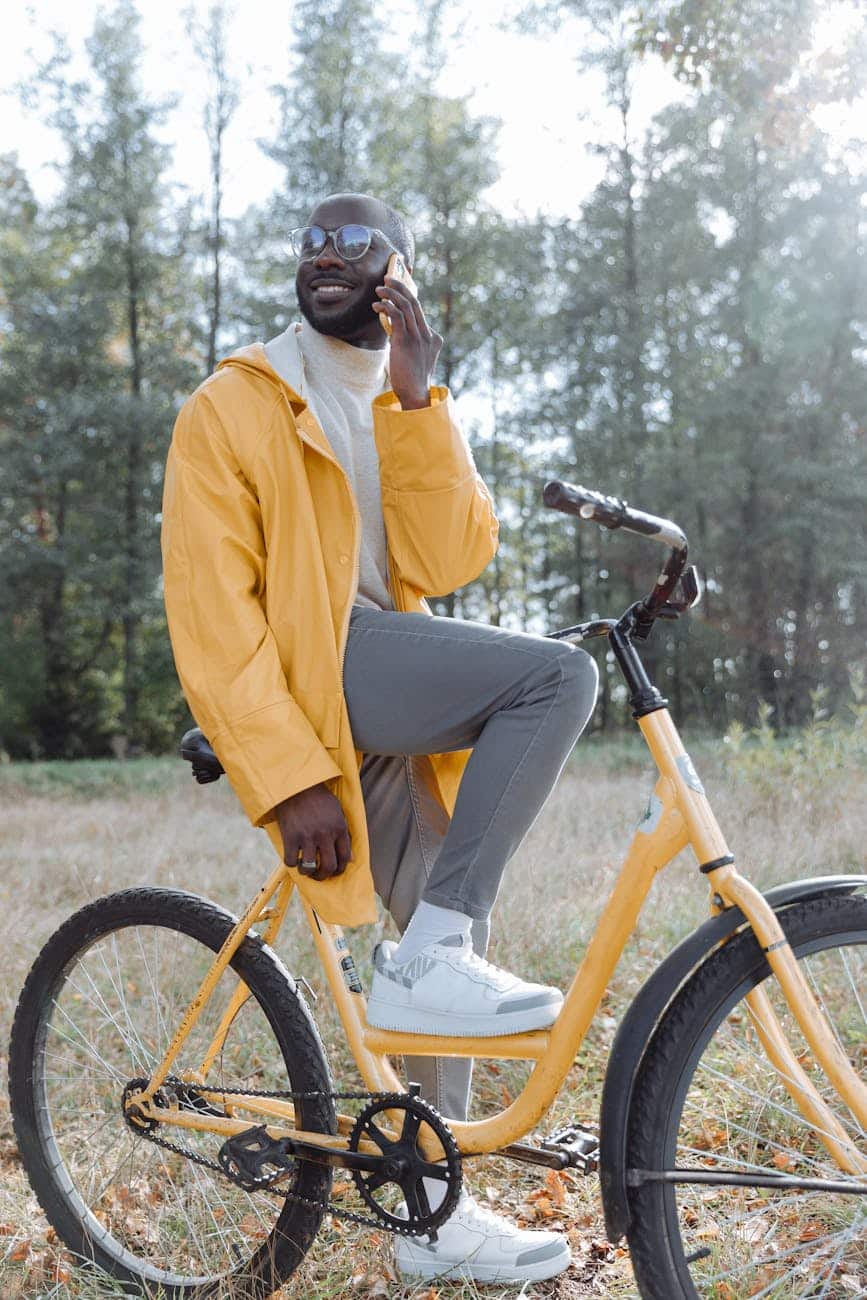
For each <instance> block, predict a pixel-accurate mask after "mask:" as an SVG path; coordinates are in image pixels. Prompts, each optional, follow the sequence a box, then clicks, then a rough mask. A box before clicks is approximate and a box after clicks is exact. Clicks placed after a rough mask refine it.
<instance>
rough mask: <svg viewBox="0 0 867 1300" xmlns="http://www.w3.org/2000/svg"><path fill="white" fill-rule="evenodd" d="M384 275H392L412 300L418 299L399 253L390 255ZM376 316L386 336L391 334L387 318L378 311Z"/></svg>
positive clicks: (415, 288) (413, 284)
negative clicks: (410, 295) (409, 294)
mask: <svg viewBox="0 0 867 1300" xmlns="http://www.w3.org/2000/svg"><path fill="white" fill-rule="evenodd" d="M385 274H386V275H393V276H394V278H395V279H396V280H400V282H401V284H402V285H403V286H404V287H405V288H406V289H407V290H408V291H409V292H410V293H411V294H412V296H413V298H417V297H418V286H417V285H416V282H415V280H413V278H412V276H411V275H410V273H409V271H408V270H407V265H406V262H405V261H404V260H403V258H402V257H401V255H400V253H392V255H391V257H390V258H389V259H388V266H387V267H386V268H385ZM376 314H377V316H378V317H379V323H380V325H381V326H382V328H383V329H384V330H385V332H386V334H391V321H390V320H389V319H388V316H387V315H386V314H385V312H384V311H379V312H377V313H376Z"/></svg>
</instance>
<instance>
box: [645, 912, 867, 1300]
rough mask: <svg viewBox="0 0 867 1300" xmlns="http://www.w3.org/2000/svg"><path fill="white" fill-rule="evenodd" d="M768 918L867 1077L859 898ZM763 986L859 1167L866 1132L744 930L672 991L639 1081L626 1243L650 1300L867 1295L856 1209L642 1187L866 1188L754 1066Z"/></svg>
mask: <svg viewBox="0 0 867 1300" xmlns="http://www.w3.org/2000/svg"><path fill="white" fill-rule="evenodd" d="M779 919H780V923H781V925H782V927H783V929H784V931H785V933H786V937H787V938H788V940H789V943H790V944H791V946H792V949H793V950H794V952H795V955H796V956H797V958H798V960H799V962H800V964H801V969H802V971H803V973H804V974H805V976H806V978H807V982H808V984H809V985H810V986H811V988H812V990H813V992H814V994H815V996H816V999H817V1001H818V1004H819V1006H820V1007H821V1009H822V1011H823V1012H824V1013H825V1015H826V1017H827V1019H828V1020H829V1022H830V1024H831V1027H832V1029H833V1031H834V1032H835V1034H836V1035H837V1038H838V1040H839V1042H840V1044H841V1046H842V1047H843V1049H844V1050H845V1051H846V1053H847V1054H848V1056H849V1059H850V1061H851V1062H852V1064H853V1066H854V1067H855V1068H856V1070H857V1072H858V1074H859V1076H860V1077H861V1078H862V1079H867V1014H865V1007H867V899H865V898H863V897H859V896H855V895H846V896H845V897H841V896H839V895H832V896H826V897H824V898H817V899H813V900H810V901H808V902H804V903H799V904H796V905H795V906H793V907H790V908H787V909H786V910H785V911H784V912H782V913H781V914H780V918H779ZM760 985H761V987H762V990H763V991H764V992H765V993H766V994H767V995H768V997H769V999H770V1002H771V1005H772V1006H773V1009H774V1011H775V1012H776V1015H777V1017H778V1019H779V1021H780V1023H781V1025H782V1027H783V1030H784V1032H785V1034H786V1037H787V1039H788V1041H789V1042H790V1043H791V1044H792V1045H793V1046H794V1050H795V1053H796V1055H797V1056H798V1061H799V1063H800V1065H801V1066H802V1068H803V1069H805V1070H806V1072H807V1073H808V1075H809V1077H810V1079H811V1080H812V1082H813V1083H814V1085H815V1086H816V1088H817V1090H818V1091H819V1093H820V1095H821V1096H822V1098H823V1100H824V1101H825V1102H826V1104H827V1105H828V1107H829V1108H830V1110H831V1111H832V1112H833V1114H834V1115H835V1117H836V1118H837V1120H838V1121H839V1122H840V1123H841V1124H842V1126H843V1128H844V1129H845V1132H846V1134H847V1135H848V1139H849V1141H850V1142H851V1147H852V1148H853V1149H854V1150H855V1151H857V1152H860V1159H861V1160H862V1161H863V1162H864V1167H865V1168H867V1142H865V1133H864V1131H863V1129H862V1128H861V1127H860V1126H859V1125H858V1123H857V1122H856V1120H855V1119H854V1117H853V1115H852V1114H851V1113H850V1111H849V1109H848V1108H847V1107H846V1106H845V1104H844V1103H843V1102H842V1101H841V1100H840V1098H839V1097H838V1095H837V1094H836V1092H835V1091H834V1090H833V1089H832V1088H831V1086H830V1085H829V1084H828V1082H827V1080H826V1079H825V1076H824V1074H823V1072H822V1071H821V1070H820V1069H818V1067H816V1066H815V1065H814V1063H813V1061H812V1059H811V1056H810V1053H809V1051H808V1049H807V1045H806V1043H805V1042H804V1041H803V1039H802V1037H801V1034H800V1031H799V1029H798V1026H797V1024H796V1023H795V1021H794V1018H793V1017H792V1015H791V1013H790V1012H789V1010H788V1007H787V1006H786V1003H785V1000H784V999H783V996H782V993H781V991H780V989H779V986H778V985H777V982H776V980H775V979H773V977H772V976H771V971H770V967H769V966H768V963H767V960H766V958H765V955H764V953H763V952H762V950H761V948H760V946H759V944H758V942H757V940H756V938H755V936H754V934H753V933H752V931H751V930H749V929H746V930H743V931H741V932H740V933H739V934H738V935H737V936H735V937H734V938H733V939H732V940H731V941H730V942H728V943H726V944H724V945H723V946H722V947H721V948H719V949H717V951H716V952H714V953H713V954H712V956H711V957H709V958H708V959H707V961H705V962H704V963H703V964H702V965H701V966H700V967H699V969H698V971H697V972H696V973H695V974H694V975H693V976H692V977H691V978H690V979H689V980H688V981H687V983H686V985H685V986H684V988H683V989H682V990H681V991H680V993H678V995H677V996H676V998H675V999H674V1001H673V1003H672V1005H671V1006H670V1008H669V1009H668V1011H667V1012H666V1014H665V1016H664V1017H663V1020H662V1022H661V1023H660V1025H659V1027H658V1028H657V1030H656V1032H655V1034H654V1036H653V1038H652V1040H651V1042H650V1044H649V1045H648V1048H647V1052H646V1055H645V1058H644V1061H643V1063H642V1067H641V1071H640V1074H639V1077H638V1079H637V1081H636V1089H635V1094H634V1097H633V1103H632V1108H631V1110H630V1117H629V1134H628V1147H627V1168H628V1170H629V1171H630V1172H629V1175H628V1176H629V1178H630V1181H631V1182H632V1183H633V1184H635V1185H634V1187H633V1190H632V1191H631V1193H630V1201H631V1205H630V1208H631V1212H632V1224H631V1227H630V1229H629V1232H628V1240H629V1246H630V1251H631V1254H632V1262H633V1267H634V1269H635V1275H636V1279H637V1281H638V1285H639V1289H640V1291H641V1295H642V1296H644V1297H646V1298H648V1300H695V1298H696V1297H697V1296H701V1297H708V1298H710V1297H712V1298H713V1300H741V1298H742V1297H743V1298H744V1300H745V1298H746V1297H748V1296H749V1297H752V1298H753V1300H757V1298H758V1297H767V1298H768V1300H791V1298H792V1297H796V1296H797V1297H802V1298H803V1300H807V1297H811V1298H815V1300H818V1298H819V1297H827V1298H828V1300H851V1298H852V1297H853V1296H865V1295H867V1196H864V1195H856V1194H851V1193H842V1192H840V1193H838V1192H831V1191H827V1190H818V1191H817V1190H804V1189H793V1188H791V1187H790V1188H788V1189H784V1188H782V1187H781V1188H779V1189H777V1188H766V1187H758V1186H741V1187H736V1188H735V1187H728V1186H721V1185H707V1184H700V1183H664V1182H659V1181H642V1174H643V1173H646V1172H647V1171H670V1170H673V1169H675V1168H677V1169H684V1168H690V1169H696V1170H702V1171H704V1170H708V1171H717V1172H720V1173H735V1174H750V1175H756V1176H761V1175H762V1174H768V1173H770V1174H771V1175H780V1174H783V1175H790V1176H793V1177H798V1178H804V1179H806V1178H813V1179H822V1180H828V1181H838V1182H839V1181H843V1182H847V1181H849V1182H858V1183H865V1182H867V1175H859V1176H853V1175H847V1174H845V1173H843V1172H842V1171H841V1169H840V1166H839V1165H838V1164H837V1163H836V1162H835V1161H834V1160H833V1158H832V1157H831V1156H830V1155H829V1154H828V1152H827V1150H826V1149H825V1146H824V1145H823V1144H822V1142H821V1141H820V1139H819V1137H818V1136H817V1134H816V1131H815V1130H814V1129H813V1128H811V1126H810V1125H809V1124H808V1123H807V1122H806V1121H805V1120H804V1119H803V1117H802V1115H801V1113H800V1111H799V1109H798V1107H797V1105H796V1104H795V1102H793V1100H792V1098H791V1096H790V1095H789V1092H788V1091H787V1089H786V1087H785V1085H784V1082H783V1079H782V1078H781V1076H780V1075H779V1074H778V1073H777V1071H776V1070H775V1069H774V1067H773V1066H772V1065H771V1063H770V1061H769V1059H768V1057H767V1056H766V1055H765V1052H764V1049H763V1047H762V1044H761V1042H760V1041H759V1034H758V1032H757V1026H756V1022H755V1019H754V1016H753V1012H752V1010H751V1008H750V1007H749V1006H748V1004H747V1003H746V1001H745V997H746V995H747V994H748V993H749V992H750V991H751V990H753V989H756V988H757V987H758V986H760Z"/></svg>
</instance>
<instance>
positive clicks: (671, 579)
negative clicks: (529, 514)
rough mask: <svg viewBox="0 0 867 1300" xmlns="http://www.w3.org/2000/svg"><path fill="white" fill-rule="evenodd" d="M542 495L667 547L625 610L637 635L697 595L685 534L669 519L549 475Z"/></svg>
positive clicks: (674, 613) (605, 525) (551, 503)
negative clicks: (676, 595)
mask: <svg viewBox="0 0 867 1300" xmlns="http://www.w3.org/2000/svg"><path fill="white" fill-rule="evenodd" d="M542 499H543V501H544V502H545V505H546V506H551V507H552V508H553V509H554V510H561V511H562V512H563V513H564V514H567V515H577V516H578V517H579V519H586V520H588V521H590V520H592V521H593V522H594V523H597V524H601V525H602V527H603V528H611V529H613V528H625V529H626V530H627V532H630V533H639V534H640V535H641V536H643V537H653V538H655V539H656V540H657V541H658V542H662V543H663V544H664V545H665V546H669V547H670V548H671V553H670V554H669V556H668V559H667V560H666V561H665V564H664V566H663V569H662V572H661V573H660V575H659V577H658V578H657V579H656V582H655V583H654V585H653V589H652V590H651V591H650V592H649V593H648V594H647V595H646V596H645V597H644V599H643V600H639V601H638V602H637V603H636V604H635V605H633V606H632V607H631V609H630V610H629V611H627V614H631V615H632V619H633V623H634V624H635V628H636V631H637V634H638V635H639V636H646V635H647V633H648V631H649V630H650V626H651V625H652V623H653V620H654V619H655V618H658V617H660V616H662V617H669V618H676V617H677V615H678V614H680V613H683V611H684V610H686V609H689V608H690V607H691V606H692V605H694V604H695V603H696V602H697V600H698V599H699V596H700V592H701V588H700V585H699V581H698V574H697V573H696V571H695V568H694V567H690V568H689V569H686V560H687V555H688V554H689V548H688V545H687V540H686V534H685V533H684V532H683V530H682V529H681V528H678V526H677V524H675V523H673V522H672V521H671V520H670V519H662V518H660V517H659V516H658V515H649V514H646V513H645V512H644V511H643V510H633V509H632V507H631V506H628V505H627V504H626V502H625V501H622V500H620V498H619V497H607V496H604V495H603V494H602V493H601V492H594V491H593V490H592V489H591V488H586V487H582V486H581V485H580V484H576V483H561V482H560V480H559V479H552V480H551V482H549V483H546V484H545V486H544V488H543V489H542ZM684 569H686V572H684ZM678 582H680V583H681V596H680V599H676V600H671V599H670V597H671V596H672V594H673V592H674V589H675V587H677V585H678ZM624 617H626V616H624Z"/></svg>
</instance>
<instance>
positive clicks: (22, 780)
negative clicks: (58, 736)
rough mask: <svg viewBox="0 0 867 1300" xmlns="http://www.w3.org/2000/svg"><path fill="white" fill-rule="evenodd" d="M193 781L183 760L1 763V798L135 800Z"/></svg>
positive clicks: (84, 760)
mask: <svg viewBox="0 0 867 1300" xmlns="http://www.w3.org/2000/svg"><path fill="white" fill-rule="evenodd" d="M184 777H186V779H187V780H188V781H191V780H192V777H191V776H190V775H189V767H188V765H187V764H186V763H183V762H182V761H181V760H180V759H169V758H136V759H129V760H128V761H127V762H125V763H119V762H117V760H116V759H113V758H106V759H80V760H79V761H78V762H75V763H64V762H54V763H40V762H34V763H0V797H4V798H9V799H12V798H16V797H18V796H21V795H32V796H38V797H40V798H42V797H51V798H52V799H54V798H68V799H75V800H79V799H105V798H107V797H121V798H130V799H134V798H136V797H137V796H139V795H155V794H164V793H166V792H168V791H171V790H175V789H177V787H178V785H179V784H180V782H181V781H182V780H183V778H184Z"/></svg>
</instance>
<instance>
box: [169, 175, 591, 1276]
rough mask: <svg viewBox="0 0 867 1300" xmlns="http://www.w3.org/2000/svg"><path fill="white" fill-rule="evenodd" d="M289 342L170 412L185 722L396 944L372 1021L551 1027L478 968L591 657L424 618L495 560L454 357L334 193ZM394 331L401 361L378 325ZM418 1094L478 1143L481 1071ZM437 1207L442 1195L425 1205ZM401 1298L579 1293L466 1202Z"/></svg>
mask: <svg viewBox="0 0 867 1300" xmlns="http://www.w3.org/2000/svg"><path fill="white" fill-rule="evenodd" d="M292 238H293V247H294V248H295V251H296V254H297V256H298V264H297V275H296V290H297V295H298V302H299V306H300V309H301V315H302V320H301V321H300V323H297V324H292V325H290V327H289V328H288V329H287V330H286V331H284V333H283V334H281V335H279V336H278V337H277V338H275V339H272V340H271V341H270V342H269V343H268V344H266V345H264V346H263V345H262V344H254V345H252V346H251V347H247V348H242V349H241V350H240V351H239V352H236V353H234V354H233V355H232V356H231V357H229V358H227V359H226V360H225V361H223V362H221V363H220V366H219V367H218V369H217V371H216V373H215V374H214V375H212V376H210V378H209V379H207V380H206V381H205V383H204V384H202V385H201V387H200V388H199V389H198V390H197V392H196V393H195V394H193V396H192V397H191V398H190V400H189V401H188V402H187V403H186V404H185V406H184V408H183V409H182V411H181V413H180V415H179V417H178V422H177V425H176V427H175V433H174V437H173V442H172V447H171V450H170V453H169V459H168V464H167V472H166V490H165V500H164V524H163V553H164V572H165V598H166V609H167V614H168V621H169V628H170V632H171V637H172V644H173V648H174V652H175V659H176V663H177V668H178V673H179V676H180V679H181V683H182V685H183V688H184V691H185V694H186V696H187V700H188V702H189V704H190V707H191V709H192V712H193V714H194V716H195V717H196V719H197V721H198V722H199V724H200V726H202V728H203V730H204V731H205V734H206V735H207V736H208V738H209V740H210V742H211V744H212V745H213V747H214V749H215V750H216V752H217V754H218V755H219V757H220V759H221V762H222V764H223V766H224V768H225V769H226V772H227V774H228V776H229V779H230V781H231V783H232V785H233V788H234V789H235V791H236V793H237V794H238V796H239V798H240V800H241V802H242V804H243V806H244V808H245V810H246V812H247V814H248V816H249V817H250V820H251V821H252V822H253V823H254V824H255V825H258V826H264V827H265V829H266V830H267V831H268V833H269V835H270V836H271V839H272V841H273V843H274V844H275V847H277V849H278V851H279V852H281V853H282V855H283V857H284V860H285V861H286V863H287V864H288V865H290V866H291V867H293V868H294V869H295V871H296V873H297V875H296V881H297V884H298V887H299V889H301V890H302V892H303V893H304V894H305V896H306V897H307V898H308V899H309V900H310V902H311V903H312V905H313V906H314V907H315V908H316V910H317V912H318V913H319V914H320V915H321V916H322V917H323V918H324V919H325V920H328V921H333V922H339V923H343V924H350V925H358V924H360V923H362V922H367V921H373V920H374V919H375V918H376V908H375V902H374V898H373V891H374V888H375V890H376V892H377V893H378V894H379V896H380V898H381V899H382V900H383V902H384V903H385V905H386V907H387V908H388V909H389V911H390V912H391V915H392V916H393V917H394V919H395V921H396V923H397V925H398V928H399V930H400V931H401V935H402V937H401V940H400V943H399V944H395V943H391V942H385V943H382V944H380V945H379V947H378V949H377V952H376V954H375V962H374V975H373V984H372V989H371V996H370V1000H369V1003H368V1020H369V1022H370V1023H371V1024H374V1025H378V1026H380V1027H383V1028H400V1029H403V1030H405V1031H407V1032H410V1033H412V1032H415V1033H437V1032H445V1033H453V1034H465V1035H474V1034H488V1033H507V1032H512V1031H519V1030H530V1029H537V1028H542V1027H544V1026H547V1025H550V1024H551V1023H552V1021H553V1020H554V1019H555V1018H556V1015H557V1012H558V1011H559V1008H560V1006H561V1004H562V995H561V993H560V992H559V990H557V989H554V988H550V987H547V986H545V985H540V984H532V983H527V982H525V981H523V980H521V979H519V978H518V977H516V976H514V975H511V974H509V973H507V972H505V971H502V970H499V969H498V968H496V967H495V966H492V965H490V964H489V963H488V962H486V961H485V960H484V954H485V951H486V948H487V940H488V932H489V927H488V918H489V915H490V912H491V908H492V906H493V904H494V901H495V898H496V895H497V890H498V888H499V884H500V880H501V878H502V874H503V870H504V867H505V864H506V862H508V860H509V859H510V857H511V856H512V855H513V854H514V852H515V850H516V849H517V848H518V846H519V845H520V843H521V841H522V840H523V838H524V836H525V835H526V833H527V831H528V829H529V828H530V826H531V825H532V824H533V822H534V821H535V819H536V817H537V815H538V813H539V811H540V809H541V808H542V805H543V804H544V802H545V800H546V799H547V797H548V795H549V794H550V791H551V789H552V788H553V786H554V784H555V782H556V780H557V777H558V775H559V773H560V771H561V769H562V767H563V765H564V763H565V761H566V758H567V756H568V754H569V753H570V751H571V749H572V747H573V745H574V743H575V741H576V739H577V737H578V736H579V734H580V732H581V731H582V729H583V727H584V725H585V724H586V722H587V719H588V718H589V716H590V712H591V709H592V706H593V702H594V700H595V691H596V669H595V665H594V663H593V661H592V660H591V659H590V658H589V657H588V656H587V655H586V654H585V653H584V652H583V651H581V650H578V649H576V648H574V647H572V646H569V645H567V644H564V643H563V642H556V641H551V640H548V639H546V638H544V637H538V636H532V635H528V634H524V633H509V632H506V631H503V630H502V629H499V628H493V627H488V626H486V625H484V624H481V623H474V622H460V621H457V620H454V619H447V618H437V617H434V616H433V615H432V614H431V611H430V609H429V608H428V606H427V604H426V601H425V599H424V597H425V595H428V596H430V595H443V594H446V593H448V592H450V591H453V590H454V589H455V588H457V587H460V586H462V585H463V584H464V583H467V582H470V581H471V580H472V579H473V578H475V577H477V576H478V574H479V573H480V572H481V571H482V570H483V569H484V567H485V566H486V564H487V563H488V562H489V560H490V559H491V558H492V556H493V555H494V554H495V552H496V548H497V532H498V525H497V520H496V517H495V515H494V509H493V503H492V500H491V497H490V493H489V492H488V490H487V488H486V487H485V485H484V483H483V482H482V479H481V477H480V476H479V474H478V473H477V471H476V468H475V465H474V463H473V459H472V455H471V452H470V449H469V446H468V444H467V442H466V440H465V439H464V437H463V435H462V434H461V432H460V429H459V428H458V425H457V423H456V419H455V415H454V411H453V407H452V402H451V398H450V396H449V393H448V391H447V390H446V389H443V388H437V387H431V375H432V371H433V368H434V365H435V362H436V359H437V356H438V354H439V350H440V347H441V346H442V339H441V338H440V336H439V335H438V334H436V333H434V332H433V331H432V330H431V329H430V327H429V325H428V324H427V321H426V319H425V315H424V311H423V308H422V306H421V304H420V303H419V302H418V301H417V300H416V299H415V298H414V297H413V296H412V295H411V294H410V293H409V292H408V290H407V289H406V288H405V287H404V286H402V285H401V283H400V282H399V281H398V280H397V279H395V278H394V277H386V276H385V271H386V267H387V265H388V261H389V258H390V257H391V255H392V253H394V252H395V251H397V252H399V253H400V254H401V255H402V256H403V258H404V260H405V262H406V264H407V266H408V267H409V268H410V269H411V268H412V264H413V261H414V256H413V254H414V241H413V239H412V236H411V234H410V233H409V231H408V229H407V227H406V224H405V222H404V221H403V219H402V218H401V217H400V216H399V214H398V213H396V212H395V211H394V210H393V209H391V208H389V207H387V206H386V205H385V204H384V203H382V202H381V201H380V200H378V199H375V198H372V197H370V196H368V195H362V194H339V195H332V196H330V197H329V198H327V199H325V200H324V201H323V202H322V203H320V204H319V205H318V206H317V207H316V208H315V210H314V211H313V213H312V214H311V217H310V220H309V225H308V226H306V227H303V228H302V229H301V230H299V231H295V232H293V237H292ZM383 315H385V316H387V317H388V318H389V320H390V321H391V325H392V331H391V336H390V341H389V339H388V338H387V336H386V332H385V331H384V329H383V328H382V325H381V322H380V320H379V319H378V317H381V316H383ZM407 1073H408V1077H410V1078H414V1079H417V1080H419V1082H420V1083H421V1084H422V1092H423V1095H424V1096H425V1097H426V1098H427V1099H428V1100H429V1101H430V1102H431V1103H432V1104H433V1105H434V1106H436V1107H437V1109H438V1110H440V1111H441V1112H442V1113H443V1114H445V1115H446V1116H447V1117H451V1118H456V1119H462V1118H466V1113H467V1106H468V1103H469V1090H470V1073H471V1062H469V1061H464V1060H455V1059H451V1060H431V1059H427V1058H412V1059H409V1060H408V1061H407ZM433 1186H434V1185H432V1190H433ZM395 1254H396V1260H397V1264H398V1267H399V1268H400V1270H401V1272H402V1273H403V1274H404V1275H405V1276H407V1277H432V1276H436V1275H440V1274H444V1273H448V1272H450V1271H454V1272H456V1273H457V1272H462V1273H464V1274H465V1275H468V1276H471V1277H472V1278H474V1279H476V1280H477V1281H515V1282H523V1281H528V1280H540V1279H543V1278H547V1277H551V1276H554V1275H555V1274H556V1273H559V1272H561V1271H562V1270H563V1269H564V1268H566V1267H567V1265H568V1263H569V1250H568V1246H567V1244H566V1242H565V1239H564V1238H563V1237H562V1236H560V1235H558V1234H556V1233H543V1232H526V1231H521V1230H519V1229H518V1228H517V1227H516V1226H514V1225H513V1224H510V1223H509V1222H507V1221H506V1220H505V1219H502V1218H499V1217H497V1216H495V1215H493V1214H491V1213H490V1211H487V1210H484V1209H482V1208H481V1207H480V1206H479V1205H477V1203H476V1202H475V1200H474V1199H473V1198H472V1197H471V1196H469V1195H465V1196H464V1197H463V1198H462V1201H461V1203H460V1205H459V1207H458V1209H457V1210H456V1212H455V1214H454V1215H453V1217H452V1218H451V1219H450V1220H449V1222H448V1223H447V1224H446V1225H445V1226H444V1227H443V1228H442V1229H441V1230H440V1233H439V1239H438V1241H437V1242H436V1243H434V1244H427V1243H425V1242H423V1241H421V1240H410V1239H407V1238H398V1239H397V1240H396V1246H395Z"/></svg>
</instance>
